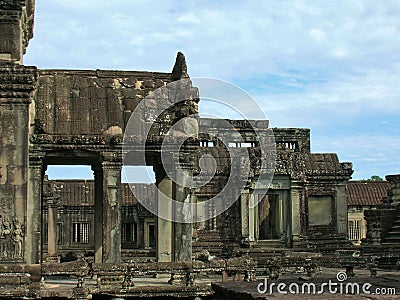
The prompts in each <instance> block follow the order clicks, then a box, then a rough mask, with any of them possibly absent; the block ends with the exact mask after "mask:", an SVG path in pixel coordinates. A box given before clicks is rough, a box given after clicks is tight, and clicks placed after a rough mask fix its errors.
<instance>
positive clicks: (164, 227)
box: [156, 174, 173, 262]
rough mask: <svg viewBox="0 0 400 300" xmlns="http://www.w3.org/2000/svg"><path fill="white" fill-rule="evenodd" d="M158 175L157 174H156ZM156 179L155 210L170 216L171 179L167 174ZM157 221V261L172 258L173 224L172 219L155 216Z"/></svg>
mask: <svg viewBox="0 0 400 300" xmlns="http://www.w3.org/2000/svg"><path fill="white" fill-rule="evenodd" d="M156 175H158V176H160V175H159V174H156ZM160 177H162V178H160V179H158V180H157V187H158V191H157V211H158V212H159V213H158V215H160V213H161V212H162V215H164V216H171V217H172V202H171V201H170V199H172V180H171V178H170V177H168V176H167V175H164V176H160ZM156 221H157V261H159V262H171V261H172V260H173V255H172V254H173V248H172V245H173V244H172V241H173V235H172V234H173V226H172V225H173V224H172V221H170V220H166V219H164V218H161V217H159V216H156Z"/></svg>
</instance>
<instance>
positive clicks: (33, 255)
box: [25, 152, 45, 264]
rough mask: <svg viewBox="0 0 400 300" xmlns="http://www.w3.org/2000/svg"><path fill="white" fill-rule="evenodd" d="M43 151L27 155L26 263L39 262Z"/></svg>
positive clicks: (43, 170)
mask: <svg viewBox="0 0 400 300" xmlns="http://www.w3.org/2000/svg"><path fill="white" fill-rule="evenodd" d="M43 158H44V153H39V152H33V153H30V156H29V172H28V178H29V181H28V198H27V209H26V236H25V243H26V247H25V256H26V262H27V263H28V264H39V263H40V262H41V251H42V250H41V244H42V243H41V240H42V234H41V232H42V191H43V176H44V172H45V168H44V166H43Z"/></svg>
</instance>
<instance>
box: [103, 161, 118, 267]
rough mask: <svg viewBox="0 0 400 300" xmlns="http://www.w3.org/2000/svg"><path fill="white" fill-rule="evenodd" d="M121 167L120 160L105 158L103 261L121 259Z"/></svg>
mask: <svg viewBox="0 0 400 300" xmlns="http://www.w3.org/2000/svg"><path fill="white" fill-rule="evenodd" d="M121 168H122V163H121V162H119V161H111V160H105V161H104V162H103V163H102V169H103V172H102V173H103V246H102V257H103V263H119V262H120V261H121Z"/></svg>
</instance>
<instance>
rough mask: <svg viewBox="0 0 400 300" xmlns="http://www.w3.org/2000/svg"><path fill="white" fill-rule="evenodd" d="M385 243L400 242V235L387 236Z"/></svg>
mask: <svg viewBox="0 0 400 300" xmlns="http://www.w3.org/2000/svg"><path fill="white" fill-rule="evenodd" d="M385 243H391V244H400V236H397V237H387V238H386V239H385Z"/></svg>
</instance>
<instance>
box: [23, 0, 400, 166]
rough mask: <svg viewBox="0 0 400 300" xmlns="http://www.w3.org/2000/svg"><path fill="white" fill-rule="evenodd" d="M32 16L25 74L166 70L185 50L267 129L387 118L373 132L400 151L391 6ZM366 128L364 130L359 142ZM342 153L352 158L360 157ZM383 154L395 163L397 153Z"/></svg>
mask: <svg viewBox="0 0 400 300" xmlns="http://www.w3.org/2000/svg"><path fill="white" fill-rule="evenodd" d="M36 6H37V12H36V19H35V37H34V39H33V40H32V41H31V42H30V46H29V48H28V50H27V55H26V57H25V63H26V64H29V65H37V66H38V67H39V68H73V69H96V68H103V69H128V70H149V71H167V72H168V71H170V70H171V69H172V65H173V63H174V58H175V55H176V52H177V51H179V50H180V51H183V52H184V53H185V54H186V58H187V61H188V64H189V73H190V74H191V75H192V76H193V77H197V76H209V77H214V78H221V79H224V80H230V81H232V82H234V83H236V84H238V85H240V86H241V87H243V88H246V89H249V91H250V92H251V93H252V95H253V96H255V98H256V99H257V100H258V101H259V103H260V104H261V105H262V106H263V108H264V110H265V111H266V113H267V115H268V116H269V117H270V118H271V121H272V123H275V124H277V125H282V126H298V127H311V128H313V129H314V128H317V129H318V128H325V129H329V130H332V128H333V126H334V125H332V124H334V122H335V119H333V118H338V119H339V121H340V122H344V123H346V124H353V123H352V121H351V119H352V118H360V116H362V115H366V116H370V115H374V114H375V115H379V114H382V116H381V117H380V118H379V116H378V117H377V120H380V121H379V122H377V123H378V124H380V125H376V124H374V126H377V127H378V129H374V130H382V131H384V130H392V131H391V132H392V134H393V136H392V137H394V138H393V139H391V140H394V141H396V142H397V141H398V140H397V139H396V137H398V136H399V135H400V134H399V132H398V130H397V131H394V129H392V127H391V123H390V121H388V120H385V119H384V118H386V116H387V115H388V114H390V115H391V116H392V117H393V118H395V117H396V116H397V118H398V119H400V101H399V98H400V87H399V82H400V51H399V49H400V39H399V36H400V18H399V16H400V2H399V1H397V0H387V1H368V2H367V1H364V0H354V1H347V0H326V1H308V0H282V1H272V0H269V1H255V0H253V1H245V2H232V1H230V2H228V1H211V0H206V1H201V2H200V1H185V2H180V3H177V2H176V1H172V0H166V1H161V0H160V1H144V0H139V1H129V0H115V1H95V0H85V1H78V0H57V1H37V2H36ZM251 109H252V108H251V107H249V108H248V111H246V113H248V112H250V111H251ZM365 119H366V118H364V119H362V120H365ZM385 121H387V122H388V123H387V124H385V123H383V122H385ZM397 125H398V124H397ZM379 128H380V129H379ZM340 130H344V129H343V128H341V129H340ZM369 130H371V129H370V128H369V127H368V126H365V128H361V126H360V127H357V131H358V132H357V134H359V133H361V134H363V136H368V132H369ZM314 131H315V130H314ZM317 131H318V133H317V134H323V132H321V131H320V130H317ZM329 134H330V133H329ZM327 135H328V133H327ZM353 135H354V133H353ZM353 135H352V128H350V129H348V132H342V137H343V138H349V139H350V140H351V139H352V138H353ZM315 138H316V140H317V141H318V139H319V138H320V136H316V137H315ZM345 142H347V141H346V140H345ZM382 142H384V141H382ZM385 142H389V140H387V141H385ZM349 145H351V147H350V148H349V151H348V152H347V153H348V155H351V154H352V153H359V148H357V145H355V144H352V143H349ZM375 145H376V146H377V145H378V144H375ZM336 146H337V147H338V149H340V147H341V145H340V144H339V145H336ZM374 149H376V148H374ZM391 149H397V150H398V148H396V147H392V148H391ZM332 151H333V152H334V149H332ZM382 151H384V149H383V148H382ZM386 151H387V152H388V153H389V154H388V155H392V156H391V157H392V158H391V160H392V161H396V160H397V161H398V153H397V155H395V153H393V151H392V150H390V149H388V150H386ZM372 152H375V153H378V152H379V153H380V150H379V151H372ZM382 153H383V152H382ZM363 157H367V156H363ZM368 157H369V158H368V159H369V160H370V162H371V160H373V159H374V157H373V156H371V157H370V156H368ZM360 159H361V158H355V162H356V163H357V162H358V161H360V162H361V160H360ZM361 163H362V165H363V162H361Z"/></svg>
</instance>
